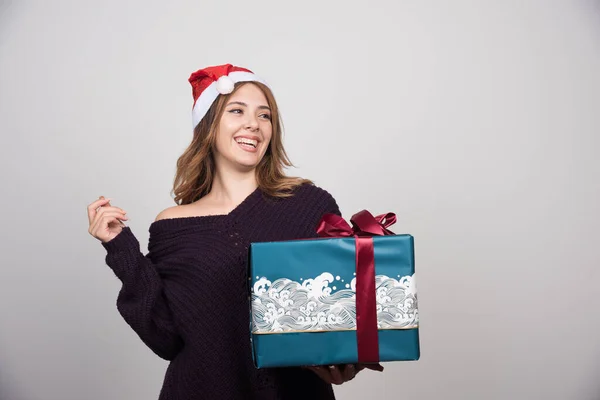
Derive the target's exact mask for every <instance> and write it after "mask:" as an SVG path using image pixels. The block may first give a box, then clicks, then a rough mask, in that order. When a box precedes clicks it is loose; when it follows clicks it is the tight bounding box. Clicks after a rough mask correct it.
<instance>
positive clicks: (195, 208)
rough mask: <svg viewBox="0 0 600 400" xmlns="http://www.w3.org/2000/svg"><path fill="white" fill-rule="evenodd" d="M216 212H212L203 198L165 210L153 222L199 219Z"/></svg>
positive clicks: (211, 208)
mask: <svg viewBox="0 0 600 400" xmlns="http://www.w3.org/2000/svg"><path fill="white" fill-rule="evenodd" d="M215 211H216V210H213V207H211V205H210V203H208V202H206V201H205V199H204V198H201V199H200V200H196V201H195V202H194V203H191V204H183V205H177V206H172V207H169V208H165V209H164V210H162V211H161V212H160V213H158V215H157V216H156V218H155V220H154V221H159V220H161V219H170V218H186V217H201V216H204V215H210V214H214V213H215Z"/></svg>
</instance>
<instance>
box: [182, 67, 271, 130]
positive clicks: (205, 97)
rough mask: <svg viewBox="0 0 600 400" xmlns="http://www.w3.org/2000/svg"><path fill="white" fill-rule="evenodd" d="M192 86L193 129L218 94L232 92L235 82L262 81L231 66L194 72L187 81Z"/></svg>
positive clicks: (252, 74) (248, 72) (251, 73)
mask: <svg viewBox="0 0 600 400" xmlns="http://www.w3.org/2000/svg"><path fill="white" fill-rule="evenodd" d="M188 81H189V82H190V84H191V85H192V95H193V96H194V105H193V107H192V123H193V126H194V128H195V127H196V125H198V123H199V122H200V121H201V120H202V118H203V117H204V115H206V113H207V112H208V109H209V108H210V106H211V105H212V103H213V102H214V101H215V100H216V99H217V97H219V95H220V94H229V93H231V92H233V87H234V84H236V83H237V82H252V81H253V82H260V83H263V84H265V85H266V84H267V83H266V82H265V81H264V80H262V79H261V78H259V77H257V76H256V75H254V73H253V72H252V71H250V70H249V69H246V68H242V67H236V66H233V65H231V64H224V65H217V66H214V67H206V68H203V69H200V70H198V71H196V72H194V73H193V74H192V75H191V76H190V78H189V79H188Z"/></svg>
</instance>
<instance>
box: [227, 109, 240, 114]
mask: <svg viewBox="0 0 600 400" xmlns="http://www.w3.org/2000/svg"><path fill="white" fill-rule="evenodd" d="M228 112H230V113H232V114H241V113H242V109H241V108H233V109H231V110H229V111H228Z"/></svg>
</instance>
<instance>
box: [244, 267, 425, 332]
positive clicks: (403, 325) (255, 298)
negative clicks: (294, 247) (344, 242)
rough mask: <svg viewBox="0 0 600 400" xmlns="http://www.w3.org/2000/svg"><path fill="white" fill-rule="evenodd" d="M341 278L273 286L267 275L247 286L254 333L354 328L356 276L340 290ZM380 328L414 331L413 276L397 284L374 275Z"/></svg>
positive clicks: (328, 276)
mask: <svg viewBox="0 0 600 400" xmlns="http://www.w3.org/2000/svg"><path fill="white" fill-rule="evenodd" d="M338 285H340V286H341V285H344V283H343V281H340V277H339V276H338V277H336V278H334V276H333V275H332V274H330V273H329V272H324V273H322V274H321V275H319V276H317V277H316V278H313V279H302V283H300V282H296V281H293V280H290V279H287V278H281V279H277V280H276V281H274V282H271V281H269V280H268V279H266V278H265V277H262V278H260V279H258V278H257V281H256V282H255V283H254V286H253V287H252V288H251V295H252V296H251V298H252V332H253V333H278V332H279V333H280V332H302V331H335V330H353V329H356V277H355V278H354V279H352V282H351V283H350V284H346V285H344V286H345V288H344V289H340V290H336V289H337V286H338ZM375 288H376V302H377V326H378V328H379V329H412V328H417V327H418V323H419V313H418V308H417V287H416V280H415V275H414V274H413V275H407V276H403V277H399V278H398V279H397V280H396V279H394V278H390V277H388V276H385V275H377V276H376V277H375Z"/></svg>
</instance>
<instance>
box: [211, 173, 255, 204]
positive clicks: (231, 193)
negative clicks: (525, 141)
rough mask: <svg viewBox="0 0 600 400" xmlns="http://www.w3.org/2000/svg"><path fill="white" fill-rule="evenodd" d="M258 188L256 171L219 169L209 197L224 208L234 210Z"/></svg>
mask: <svg viewBox="0 0 600 400" xmlns="http://www.w3.org/2000/svg"><path fill="white" fill-rule="evenodd" d="M257 187H258V182H257V181H256V173H255V170H252V171H244V172H241V171H235V170H226V169H224V168H217V171H216V174H215V177H214V178H213V182H212V187H211V190H210V192H209V193H208V195H207V196H210V197H211V198H212V200H213V201H215V202H218V203H221V204H222V205H223V206H224V207H227V208H233V207H235V206H237V205H238V204H239V203H241V202H242V201H243V200H244V199H245V198H246V197H248V196H249V195H250V194H251V193H252V192H254V191H255V190H256V188H257Z"/></svg>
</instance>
